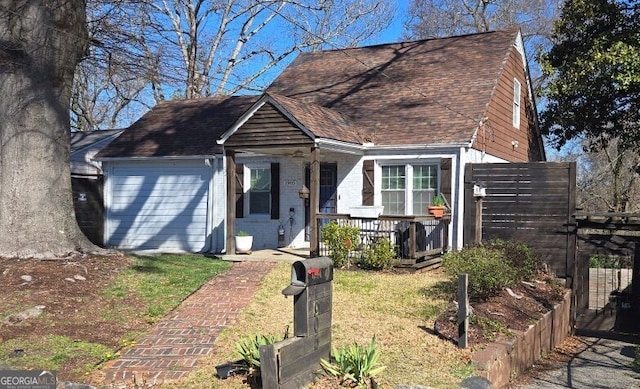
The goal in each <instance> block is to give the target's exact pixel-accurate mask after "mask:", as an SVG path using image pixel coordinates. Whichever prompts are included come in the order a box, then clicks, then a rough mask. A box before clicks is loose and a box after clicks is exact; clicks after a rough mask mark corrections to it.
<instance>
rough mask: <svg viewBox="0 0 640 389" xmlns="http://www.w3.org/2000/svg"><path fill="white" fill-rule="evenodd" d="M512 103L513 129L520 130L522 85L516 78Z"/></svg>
mask: <svg viewBox="0 0 640 389" xmlns="http://www.w3.org/2000/svg"><path fill="white" fill-rule="evenodd" d="M516 95H517V96H516ZM516 97H517V99H516ZM511 101H512V108H511V124H513V127H515V128H517V129H520V122H521V116H522V103H521V102H522V83H521V82H520V81H519V80H518V79H517V78H515V77H514V79H513V96H512V97H511Z"/></svg>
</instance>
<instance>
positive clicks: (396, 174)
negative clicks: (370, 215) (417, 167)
mask: <svg viewBox="0 0 640 389" xmlns="http://www.w3.org/2000/svg"><path fill="white" fill-rule="evenodd" d="M404 171H405V167H404V166H383V167H382V205H384V213H386V214H388V215H404V214H405V208H406V207H405V197H406V196H405V187H406V185H405V182H406V180H405V173H404Z"/></svg>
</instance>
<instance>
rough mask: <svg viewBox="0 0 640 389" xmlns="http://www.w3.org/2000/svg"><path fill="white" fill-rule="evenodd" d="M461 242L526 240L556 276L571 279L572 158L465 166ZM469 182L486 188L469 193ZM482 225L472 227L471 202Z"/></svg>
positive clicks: (573, 247)
mask: <svg viewBox="0 0 640 389" xmlns="http://www.w3.org/2000/svg"><path fill="white" fill-rule="evenodd" d="M464 185H465V188H464V189H465V192H464V193H465V207H464V209H465V214H464V243H465V245H469V244H473V243H474V242H475V239H476V232H477V231H476V229H477V228H478V227H480V226H481V229H482V231H481V238H482V240H485V241H486V240H489V239H496V238H500V239H511V240H516V241H520V242H523V243H527V244H528V245H530V246H531V247H533V248H534V249H535V250H536V252H538V253H539V254H540V255H541V256H542V259H543V261H544V262H545V263H547V264H548V265H549V266H550V268H551V270H552V271H553V272H555V274H556V275H557V276H559V277H563V278H571V277H572V276H573V272H574V264H575V255H576V234H575V216H574V214H575V204H576V203H575V193H576V164H575V162H568V163H555V162H535V163H508V164H507V163H500V164H469V165H467V166H466V169H465V179H464ZM474 185H477V186H479V187H482V188H484V189H485V191H486V196H485V197H474ZM478 201H482V203H481V207H478V208H479V209H481V211H482V223H481V225H480V226H476V217H477V215H476V205H477V204H476V203H477V202H478Z"/></svg>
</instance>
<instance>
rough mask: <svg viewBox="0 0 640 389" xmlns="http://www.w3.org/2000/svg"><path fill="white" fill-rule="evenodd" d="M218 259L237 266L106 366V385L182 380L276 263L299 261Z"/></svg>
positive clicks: (272, 256) (266, 255) (279, 256)
mask: <svg viewBox="0 0 640 389" xmlns="http://www.w3.org/2000/svg"><path fill="white" fill-rule="evenodd" d="M222 259H225V260H231V261H238V260H242V262H234V263H233V265H232V267H231V269H229V270H228V271H227V272H226V273H224V274H222V275H220V276H217V277H214V278H212V279H211V280H210V281H209V282H207V283H206V284H205V285H203V286H202V287H201V288H200V289H199V290H198V291H196V292H195V293H194V294H192V295H191V296H189V297H188V298H187V299H186V300H185V301H184V302H183V303H182V304H181V305H180V306H179V307H178V308H176V309H175V310H174V311H172V312H171V313H170V314H169V315H168V316H167V317H165V318H164V319H163V320H162V321H160V322H159V323H157V324H156V325H155V326H154V327H153V328H152V329H151V330H150V331H149V332H148V333H147V335H146V336H145V337H144V338H143V339H140V340H139V341H138V342H137V343H136V344H135V345H134V346H133V347H131V348H129V349H127V350H125V351H124V352H123V353H122V355H121V356H120V358H118V359H115V360H113V361H109V362H108V363H107V364H106V365H105V366H104V368H103V372H104V373H105V380H104V383H105V384H111V383H113V384H116V385H119V384H122V383H126V382H130V381H131V380H132V379H133V378H134V376H135V377H136V379H138V382H140V381H139V380H140V379H142V378H144V379H145V380H146V381H147V382H164V381H173V380H178V379H180V378H182V377H184V376H186V375H187V374H188V373H189V372H191V370H192V369H193V368H194V367H195V366H196V364H197V363H198V360H199V359H202V358H205V357H207V356H209V355H211V353H212V349H213V345H214V343H215V341H216V338H217V336H218V335H219V334H220V332H221V331H222V330H223V329H224V328H226V327H227V326H230V325H233V324H234V323H235V321H236V319H237V316H238V313H239V312H240V310H241V309H242V308H244V307H245V306H246V305H248V304H249V302H250V301H251V299H252V297H253V295H254V294H255V293H256V291H257V290H258V288H259V287H260V282H261V280H262V279H263V278H264V276H265V275H266V274H268V273H269V272H270V271H271V270H272V269H273V268H274V267H275V266H276V264H277V262H281V261H285V262H293V261H295V260H299V259H301V258H300V257H297V256H294V255H291V254H289V253H284V252H278V251H276V250H264V251H256V252H254V253H252V254H250V255H242V256H241V255H238V256H223V257H222Z"/></svg>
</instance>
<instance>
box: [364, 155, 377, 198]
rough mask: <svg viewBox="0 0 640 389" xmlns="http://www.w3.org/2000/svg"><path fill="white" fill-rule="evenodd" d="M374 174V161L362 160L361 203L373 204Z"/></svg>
mask: <svg viewBox="0 0 640 389" xmlns="http://www.w3.org/2000/svg"><path fill="white" fill-rule="evenodd" d="M374 174H375V169H374V161H373V160H367V161H364V162H363V163H362V205H373V196H374V193H375V192H374V185H373V183H374Z"/></svg>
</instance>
